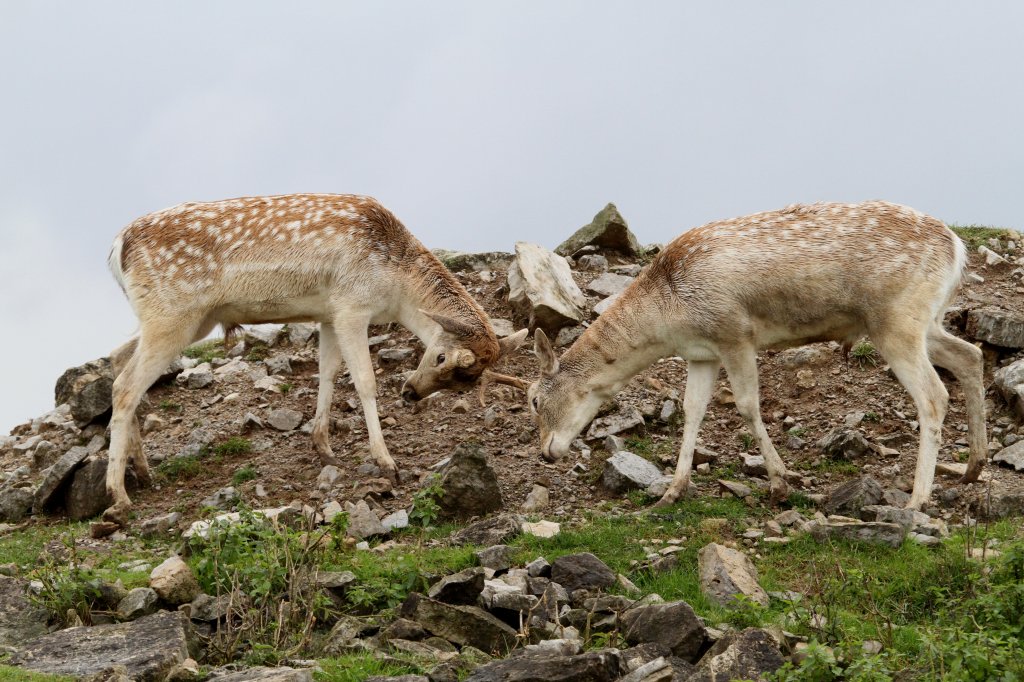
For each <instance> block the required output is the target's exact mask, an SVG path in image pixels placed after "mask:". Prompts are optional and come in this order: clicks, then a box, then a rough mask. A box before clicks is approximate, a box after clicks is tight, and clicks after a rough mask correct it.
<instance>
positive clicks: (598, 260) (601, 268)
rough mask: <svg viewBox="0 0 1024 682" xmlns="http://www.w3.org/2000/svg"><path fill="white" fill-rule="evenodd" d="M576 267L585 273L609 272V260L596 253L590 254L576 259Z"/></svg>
mask: <svg viewBox="0 0 1024 682" xmlns="http://www.w3.org/2000/svg"><path fill="white" fill-rule="evenodd" d="M576 267H577V268H578V269H580V270H582V271H584V272H607V271H608V259H607V258H605V257H604V256H601V255H599V254H596V253H588V254H586V255H583V256H580V257H579V258H577V259H576Z"/></svg>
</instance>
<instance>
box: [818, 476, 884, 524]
mask: <svg viewBox="0 0 1024 682" xmlns="http://www.w3.org/2000/svg"><path fill="white" fill-rule="evenodd" d="M881 501H882V486H881V485H879V483H878V481H876V480H875V479H873V478H871V477H870V476H861V477H860V478H856V479H854V480H852V481H848V482H846V483H844V484H842V485H840V486H839V487H838V488H836V489H835V490H833V491H832V492H831V493H830V494H829V496H828V502H826V503H825V513H827V514H843V515H844V516H853V517H859V516H860V510H861V509H862V508H863V507H867V506H869V505H874V504H879V503H880V502H881Z"/></svg>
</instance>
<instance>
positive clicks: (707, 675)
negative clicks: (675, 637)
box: [688, 628, 785, 682]
mask: <svg viewBox="0 0 1024 682" xmlns="http://www.w3.org/2000/svg"><path fill="white" fill-rule="evenodd" d="M784 663H785V659H784V658H783V657H782V653H781V652H780V651H779V646H778V644H776V642H775V640H774V639H773V638H772V636H771V635H770V634H768V632H766V631H764V630H760V629H757V628H747V629H746V630H744V631H743V632H739V633H735V632H730V633H728V634H726V636H725V637H723V638H722V639H720V640H718V641H717V642H715V644H714V646H712V647H711V649H709V650H708V652H707V653H706V654H704V656H703V657H702V658H701V660H700V663H698V664H697V671H696V672H695V673H694V674H693V675H692V676H691V677H690V678H689V680H688V682H717V681H718V680H743V679H749V680H763V679H765V678H766V676H768V675H770V674H772V673H774V672H775V671H776V670H778V669H779V668H781V667H782V665H783V664H784Z"/></svg>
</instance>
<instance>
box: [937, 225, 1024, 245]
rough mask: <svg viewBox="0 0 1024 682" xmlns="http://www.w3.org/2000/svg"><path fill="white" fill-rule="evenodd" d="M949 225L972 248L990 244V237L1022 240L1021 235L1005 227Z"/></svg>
mask: <svg viewBox="0 0 1024 682" xmlns="http://www.w3.org/2000/svg"><path fill="white" fill-rule="evenodd" d="M949 227H950V229H951V230H953V232H956V234H957V235H958V236H959V237H960V239H963V240H964V243H966V244H967V246H969V247H971V249H977V248H978V247H979V246H982V245H985V246H988V240H989V239H1000V240H1009V239H1013V240H1016V241H1019V240H1020V235H1019V234H1017V232H1015V231H1014V230H1009V229H1006V228H1004V227H985V226H983V225H950V226H949Z"/></svg>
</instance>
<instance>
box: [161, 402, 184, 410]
mask: <svg viewBox="0 0 1024 682" xmlns="http://www.w3.org/2000/svg"><path fill="white" fill-rule="evenodd" d="M159 407H160V409H161V410H163V411H164V412H181V410H182V407H181V403H176V402H174V401H173V400H161V401H160V406H159Z"/></svg>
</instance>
